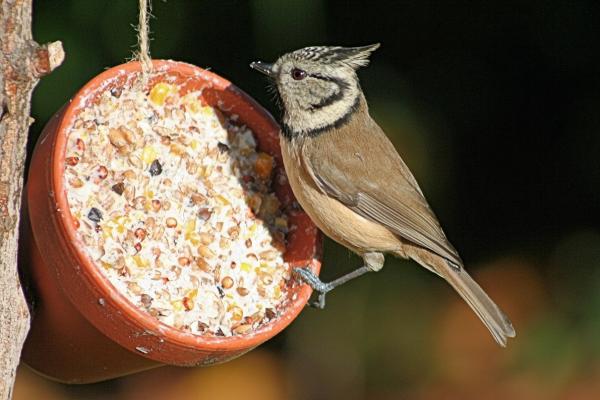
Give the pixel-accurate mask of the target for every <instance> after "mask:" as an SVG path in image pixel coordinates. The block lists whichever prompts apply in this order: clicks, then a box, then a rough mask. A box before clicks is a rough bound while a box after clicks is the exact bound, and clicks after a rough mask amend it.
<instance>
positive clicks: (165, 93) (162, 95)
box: [150, 82, 177, 106]
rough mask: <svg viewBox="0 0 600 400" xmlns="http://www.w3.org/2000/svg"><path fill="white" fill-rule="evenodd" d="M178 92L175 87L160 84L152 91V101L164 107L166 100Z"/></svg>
mask: <svg viewBox="0 0 600 400" xmlns="http://www.w3.org/2000/svg"><path fill="white" fill-rule="evenodd" d="M176 92H177V88H176V87H175V86H174V85H170V84H168V83H164V82H159V83H157V84H156V85H154V87H153V88H152V90H151V91H150V101H151V102H153V103H154V104H156V105H159V106H162V105H163V104H164V103H165V100H166V99H167V97H169V96H170V95H172V94H174V93H176Z"/></svg>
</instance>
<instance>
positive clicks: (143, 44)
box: [136, 0, 152, 85]
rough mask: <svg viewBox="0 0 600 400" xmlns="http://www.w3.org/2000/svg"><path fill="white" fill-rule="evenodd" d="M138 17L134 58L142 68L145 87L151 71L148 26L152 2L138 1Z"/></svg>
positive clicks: (146, 0)
mask: <svg viewBox="0 0 600 400" xmlns="http://www.w3.org/2000/svg"><path fill="white" fill-rule="evenodd" d="M139 11H140V15H139V20H138V27H137V31H138V46H139V50H138V51H137V54H136V58H137V59H138V60H139V61H140V64H141V66H142V83H143V84H144V85H145V84H146V82H147V81H148V76H149V75H150V72H151V71H152V59H151V58H150V39H149V37H148V36H149V33H148V25H149V22H150V15H151V12H152V0H150V1H148V0H140V10H139Z"/></svg>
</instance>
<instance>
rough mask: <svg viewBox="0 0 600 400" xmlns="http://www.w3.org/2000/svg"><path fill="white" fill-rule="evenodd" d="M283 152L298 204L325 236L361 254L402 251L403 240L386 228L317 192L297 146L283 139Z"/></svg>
mask: <svg viewBox="0 0 600 400" xmlns="http://www.w3.org/2000/svg"><path fill="white" fill-rule="evenodd" d="M281 152H282V155H283V163H284V165H285V170H286V173H287V176H288V180H289V183H290V186H291V187H292V190H293V192H294V195H295V196H296V199H297V200H298V203H300V205H301V206H302V208H303V209H304V211H305V212H306V213H307V214H308V215H309V216H310V218H311V219H312V220H313V222H314V223H315V224H316V225H317V226H318V227H319V229H321V231H323V233H325V234H326V235H327V236H329V237H330V238H332V239H333V240H335V241H336V242H338V243H340V244H342V245H343V246H345V247H348V248H349V249H351V250H352V251H354V252H356V253H358V254H362V253H365V252H369V251H381V252H393V251H400V249H401V246H402V244H401V242H400V240H399V239H398V238H397V237H396V236H395V235H394V234H393V233H391V232H390V231H389V230H388V229H387V228H385V227H383V226H381V225H379V224H377V223H374V222H372V221H370V220H367V219H365V218H363V217H362V216H360V215H358V214H356V213H355V212H354V211H352V210H350V209H349V208H348V207H346V206H345V205H343V204H342V203H340V202H339V201H337V200H335V199H333V198H331V197H329V196H327V195H326V194H324V193H323V192H321V191H320V190H319V189H318V188H317V186H316V185H315V183H314V181H313V179H312V178H311V176H310V175H309V174H308V173H307V171H306V164H305V163H304V162H303V161H302V157H301V155H300V151H299V148H298V145H296V144H295V143H294V142H291V141H289V140H288V139H285V138H282V139H281Z"/></svg>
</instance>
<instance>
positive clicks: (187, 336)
mask: <svg viewBox="0 0 600 400" xmlns="http://www.w3.org/2000/svg"><path fill="white" fill-rule="evenodd" d="M153 66H154V71H153V72H156V73H159V74H162V73H164V74H168V73H169V72H176V73H179V74H182V75H184V76H186V75H187V76H189V77H190V78H192V79H199V80H202V81H205V82H208V83H209V85H210V86H209V87H210V88H212V89H216V90H217V91H227V92H229V93H231V94H233V95H234V96H236V97H237V98H238V99H239V100H241V103H243V104H244V105H245V106H244V107H243V108H244V109H245V111H247V112H249V113H254V114H255V117H254V118H259V119H261V120H262V122H263V123H266V125H267V126H268V128H269V129H268V130H266V131H265V132H263V135H267V136H268V137H270V139H274V140H278V132H279V126H278V125H277V123H276V122H275V120H274V119H273V117H272V116H271V115H270V114H269V113H268V112H267V111H266V110H265V109H264V108H263V107H262V106H261V105H260V104H258V103H257V102H256V101H255V100H253V99H252V98H251V97H250V96H249V95H247V94H246V93H244V92H243V91H242V90H240V89H239V88H237V87H236V86H234V85H233V84H232V83H231V82H229V81H228V80H226V79H224V78H222V77H220V76H218V75H216V74H215V73H212V72H210V71H207V70H204V69H201V68H199V67H196V66H194V65H191V64H187V63H182V62H176V61H171V60H153ZM140 71H141V65H140V63H139V62H138V61H132V62H128V63H125V64H121V65H118V66H115V67H113V68H110V69H108V70H106V71H104V72H102V73H101V74H99V75H97V76H95V77H94V78H93V79H92V80H90V81H89V82H88V83H87V84H86V85H85V86H84V87H83V88H81V89H80V90H79V91H78V92H77V94H76V95H75V96H74V97H73V98H72V100H71V102H70V103H69V104H68V105H67V106H66V108H65V110H64V113H63V114H62V118H61V120H60V121H58V126H57V130H56V131H57V134H56V142H55V145H54V148H53V150H52V156H51V157H52V159H51V160H50V165H51V166H52V171H51V172H50V184H51V188H52V190H53V192H54V196H55V201H56V205H57V207H58V211H59V212H58V215H59V216H58V218H57V222H58V225H59V226H60V228H61V230H62V233H63V234H64V235H65V236H66V242H67V243H68V245H69V246H70V250H71V253H72V254H74V256H75V258H76V260H77V261H78V263H79V265H78V266H76V267H75V268H76V269H77V268H79V270H78V271H77V272H78V273H80V274H81V276H82V277H84V278H85V283H86V285H87V286H88V290H91V291H93V292H95V293H97V294H98V295H99V296H98V301H99V302H111V303H112V304H114V306H115V307H116V308H117V310H121V312H122V314H123V317H124V318H126V319H128V320H129V322H131V323H132V324H134V325H135V326H136V327H138V328H140V329H141V330H143V331H144V332H148V333H149V334H152V335H156V336H158V337H159V338H160V340H165V341H169V342H171V343H173V344H176V345H178V346H179V347H183V348H188V349H190V350H194V349H197V350H200V351H202V350H203V351H206V350H213V351H215V350H216V351H219V350H221V351H236V350H249V349H252V348H253V347H255V346H257V345H259V344H261V343H263V342H264V341H266V340H268V339H270V338H271V337H273V336H275V335H276V334H278V333H279V332H280V331H282V330H283V329H284V328H286V327H287V326H288V325H289V324H290V323H291V322H292V321H293V320H294V319H295V318H296V317H297V316H298V314H299V313H300V312H301V311H302V309H303V308H304V306H305V305H306V303H307V301H308V299H309V297H310V295H311V293H312V289H311V288H310V287H309V286H308V285H296V286H295V287H292V288H291V289H290V290H292V291H294V293H297V296H296V298H295V299H291V298H290V299H289V300H288V304H287V305H286V306H285V307H284V308H283V313H282V314H281V315H280V317H279V318H277V319H275V320H272V321H270V322H268V323H266V324H265V325H263V326H261V327H260V328H259V329H257V330H256V331H253V332H252V333H250V334H247V335H234V336H229V337H206V336H202V335H196V334H192V333H189V332H184V331H181V330H179V329H177V328H174V327H171V326H169V325H166V324H164V323H162V322H159V321H158V320H157V319H155V318H154V317H152V316H151V315H149V314H148V313H146V312H144V311H142V310H141V309H140V308H139V307H137V306H136V305H134V304H132V303H131V302H130V301H129V300H127V298H126V297H125V296H124V295H123V294H121V293H120V292H119V291H118V290H117V289H116V288H115V287H114V286H113V285H112V284H111V283H110V280H109V279H108V278H107V277H105V276H104V274H103V273H102V272H101V271H100V269H99V268H98V267H97V266H96V265H95V264H94V263H93V261H92V260H91V259H90V258H89V256H88V255H87V254H86V253H84V252H83V251H80V247H82V246H80V245H79V244H80V239H79V238H78V235H77V232H76V230H75V228H74V218H73V217H72V215H71V212H70V209H69V205H68V201H67V195H66V193H67V190H66V188H65V186H64V182H65V181H64V169H65V152H66V144H67V138H68V130H69V128H70V127H71V126H72V124H73V122H74V120H75V118H76V116H77V115H78V113H79V112H80V110H81V109H82V108H83V107H85V106H86V104H87V103H88V102H89V101H90V99H92V98H93V97H94V95H95V94H97V93H98V92H99V91H102V90H105V89H106V88H107V87H108V86H109V85H110V82H111V81H114V79H116V78H118V77H126V78H128V77H129V76H130V75H132V74H135V73H137V72H140ZM159 80H160V79H159ZM223 112H224V113H225V114H227V110H226V109H225V110H223ZM239 117H240V120H241V121H243V122H244V119H245V118H244V117H243V115H240V116H239ZM276 157H277V158H278V159H280V154H277V155H276ZM279 164H280V163H279ZM279 168H283V167H282V166H281V164H280V165H279ZM286 185H287V184H286ZM302 214H303V213H302ZM291 216H293V215H291ZM306 220H308V221H310V220H309V219H308V218H306ZM307 225H308V226H304V227H302V228H303V229H314V233H312V234H311V236H312V235H316V239H315V242H314V245H313V250H312V258H311V259H306V260H299V261H297V262H293V263H291V264H292V267H293V266H294V265H308V266H310V267H311V268H312V269H313V270H314V271H315V272H316V273H318V272H319V269H320V256H321V255H320V247H321V240H322V239H321V234H320V232H319V231H318V230H317V229H316V227H315V226H314V224H313V223H312V222H309V223H308V224H307ZM299 228H300V227H299ZM287 251H289V248H287V249H286V252H287ZM61 286H62V284H61ZM62 290H63V292H65V294H66V295H67V298H69V300H70V301H71V303H73V305H74V306H75V307H76V308H77V309H78V310H79V311H80V312H81V313H82V314H83V316H84V317H85V318H86V319H88V320H89V321H90V322H91V323H92V325H94V326H96V328H98V329H101V328H100V327H99V326H98V324H96V323H95V322H94V321H93V320H91V319H90V317H89V316H88V315H87V314H86V312H85V311H86V310H85V308H86V307H85V306H84V305H82V304H78V303H77V302H76V301H74V300H76V299H73V298H71V296H70V295H69V292H68V291H67V290H65V288H64V287H62ZM101 331H103V332H104V333H105V334H106V335H107V336H109V337H111V339H113V340H115V341H117V342H118V343H119V344H121V345H123V346H125V347H127V348H129V349H130V350H132V351H133V349H132V348H131V346H130V345H127V343H124V342H123V341H122V340H119V338H116V337H115V336H114V335H112V334H111V332H106V331H105V330H103V329H101ZM161 343H162V341H161ZM135 349H136V350H138V352H139V354H140V355H143V356H146V357H148V358H154V357H152V355H151V354H147V353H145V352H144V351H142V350H140V349H139V348H137V347H136V348H135ZM153 353H154V352H153Z"/></svg>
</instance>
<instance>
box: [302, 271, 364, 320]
mask: <svg viewBox="0 0 600 400" xmlns="http://www.w3.org/2000/svg"><path fill="white" fill-rule="evenodd" d="M369 271H372V269H371V268H370V267H369V266H367V265H364V266H362V267H360V268H358V269H355V270H354V271H352V272H349V273H347V274H346V275H342V276H341V277H339V278H337V279H336V280H334V281H331V282H328V283H325V282H323V281H322V280H321V279H319V277H318V276H317V275H316V274H315V273H314V272H312V271H311V270H310V268H306V267H304V268H294V274H296V275H297V276H298V278H299V279H300V280H301V281H302V282H304V283H306V284H307V285H308V286H310V287H311V288H313V290H314V291H315V292H317V293H318V296H317V301H313V302H311V303H309V304H310V305H311V306H312V307H315V308H320V309H321V310H322V309H323V308H325V295H326V294H327V293H328V292H331V291H332V290H333V289H335V288H336V287H338V286H340V285H343V284H344V283H346V282H348V281H350V280H352V279H354V278H358V277H359V276H361V275H363V274H365V273H367V272H369Z"/></svg>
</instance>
